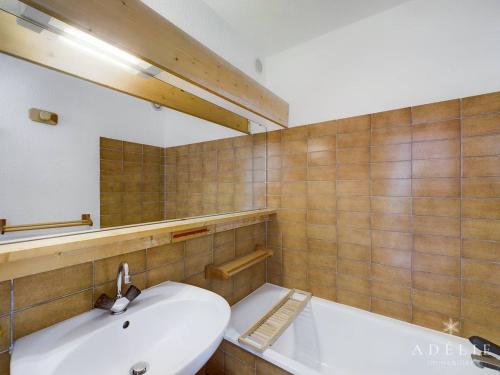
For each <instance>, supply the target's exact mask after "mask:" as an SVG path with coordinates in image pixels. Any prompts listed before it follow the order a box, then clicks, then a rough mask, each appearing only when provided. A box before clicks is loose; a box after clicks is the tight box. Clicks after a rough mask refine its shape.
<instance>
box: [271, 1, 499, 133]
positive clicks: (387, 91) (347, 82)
mask: <svg viewBox="0 0 500 375" xmlns="http://www.w3.org/2000/svg"><path fill="white" fill-rule="evenodd" d="M266 69H267V72H266V80H267V81H266V84H267V86H268V87H269V88H270V89H271V90H273V91H274V92H275V93H276V94H278V95H280V96H282V97H283V98H284V99H285V100H287V101H288V102H289V103H290V110H291V111H290V120H291V124H293V125H299V124H306V123H313V122H318V121H324V120H330V119H335V118H342V117H349V116H354V115H359V114H366V113H373V112H379V111H384V110H388V109H395V108H400V107H405V106H410V105H418V104H425V103H429V102H434V101H440V100H446V99H453V98H459V97H465V96H471V95H477V94H482V93H487V92H493V91H499V90H500V1H498V0H414V1H411V2H408V3H405V4H403V5H400V6H398V7H395V8H392V9H390V10H387V11H385V12H383V13H379V14H377V15H374V16H371V17H369V18H366V19H363V20H361V21H359V22H356V23H353V24H351V25H349V26H346V27H344V28H341V29H338V30H336V31H333V32H330V33H328V34H325V35H323V36H321V37H318V38H315V39H313V40H311V41H308V42H306V43H303V44H300V45H298V46H296V47H294V48H291V49H289V50H286V51H284V52H282V53H279V54H277V55H274V56H271V57H269V58H267V59H266Z"/></svg>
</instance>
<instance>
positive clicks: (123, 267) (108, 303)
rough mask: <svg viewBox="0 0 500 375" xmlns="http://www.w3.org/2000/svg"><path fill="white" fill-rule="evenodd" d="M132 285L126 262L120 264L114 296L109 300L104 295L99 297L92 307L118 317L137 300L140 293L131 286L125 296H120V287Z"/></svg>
mask: <svg viewBox="0 0 500 375" xmlns="http://www.w3.org/2000/svg"><path fill="white" fill-rule="evenodd" d="M131 283H132V280H131V277H130V273H129V267H128V263H127V262H122V263H120V266H119V267H118V272H117V274H116V296H115V298H110V297H108V295H106V294H101V296H100V297H99V298H98V299H97V300H96V301H95V304H94V307H96V308H98V309H104V310H109V311H111V314H113V315H118V314H121V313H124V312H125V311H126V310H127V307H128V305H129V304H130V302H132V301H133V300H134V299H136V298H137V296H138V295H139V294H141V291H140V290H139V288H137V287H135V286H134V285H131V286H130V287H129V288H128V290H127V292H126V293H125V295H122V285H123V284H125V285H129V284H131Z"/></svg>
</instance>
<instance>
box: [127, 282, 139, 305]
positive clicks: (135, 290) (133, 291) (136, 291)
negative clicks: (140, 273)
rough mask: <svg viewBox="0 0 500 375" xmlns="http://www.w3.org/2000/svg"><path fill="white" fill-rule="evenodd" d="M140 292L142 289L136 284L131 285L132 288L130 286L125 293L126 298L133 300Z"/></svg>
mask: <svg viewBox="0 0 500 375" xmlns="http://www.w3.org/2000/svg"><path fill="white" fill-rule="evenodd" d="M139 294H141V290H140V289H139V288H137V287H136V286H135V285H131V286H130V288H128V290H127V293H125V298H126V299H128V300H129V301H130V302H132V301H133V300H134V299H136V298H137V297H138V296H139Z"/></svg>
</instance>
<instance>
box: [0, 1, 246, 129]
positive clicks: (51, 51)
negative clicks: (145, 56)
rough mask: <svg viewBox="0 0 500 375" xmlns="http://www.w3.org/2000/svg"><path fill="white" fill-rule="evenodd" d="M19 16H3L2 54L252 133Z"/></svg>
mask: <svg viewBox="0 0 500 375" xmlns="http://www.w3.org/2000/svg"><path fill="white" fill-rule="evenodd" d="M16 19H17V17H16V16H13V15H11V14H9V13H7V12H3V11H2V12H0V51H2V52H4V53H7V54H9V55H12V56H15V57H19V58H22V59H24V60H27V61H30V62H33V63H36V64H38V65H42V66H45V67H48V68H50V69H53V70H57V71H60V72H62V73H66V74H69V75H72V76H75V77H78V78H82V79H85V80H87V81H90V82H93V83H96V84H98V85H101V86H104V87H107V88H111V89H113V90H117V91H120V92H123V93H126V94H129V95H132V96H135V97H138V98H140V99H144V100H147V101H151V102H154V103H159V104H162V105H164V106H165V107H168V108H172V109H174V110H176V111H180V112H183V113H186V114H189V115H192V116H195V117H198V118H201V119H204V120H207V121H210V122H213V123H216V124H219V125H223V126H225V127H228V128H231V129H234V130H237V131H240V132H243V133H247V134H248V133H249V122H248V120H247V119H245V118H244V117H242V116H240V115H237V114H235V113H233V112H230V111H228V110H226V109H224V108H222V107H219V106H217V105H215V104H213V103H210V102H209V101H206V100H204V99H201V98H199V97H197V96H195V95H192V94H190V93H188V92H185V91H183V90H181V89H178V88H177V87H175V86H172V85H170V84H168V83H165V82H163V81H161V80H159V79H156V78H152V77H148V78H146V77H144V76H141V75H139V74H134V73H133V72H130V71H127V70H125V69H121V68H119V67H116V66H115V65H113V64H112V63H110V62H107V61H105V60H102V59H99V58H97V57H94V56H92V55H90V54H86V53H84V52H82V51H79V50H78V49H77V48H76V47H74V46H73V45H71V44H68V43H65V42H64V40H62V39H61V38H60V37H58V36H57V35H55V34H54V35H53V37H48V36H47V35H44V34H43V33H41V34H39V33H36V32H33V31H31V30H29V29H27V28H24V27H22V26H20V25H18V24H17V23H16Z"/></svg>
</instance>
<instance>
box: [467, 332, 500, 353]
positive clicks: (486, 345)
mask: <svg viewBox="0 0 500 375" xmlns="http://www.w3.org/2000/svg"><path fill="white" fill-rule="evenodd" d="M469 341H470V342H471V343H472V344H473V345H474V346H475V347H476V348H478V349H479V350H480V351H482V352H489V353H493V354H496V355H500V346H498V345H497V344H495V343H493V342H491V341H488V340H486V339H485V338H482V337H480V336H471V337H469Z"/></svg>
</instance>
